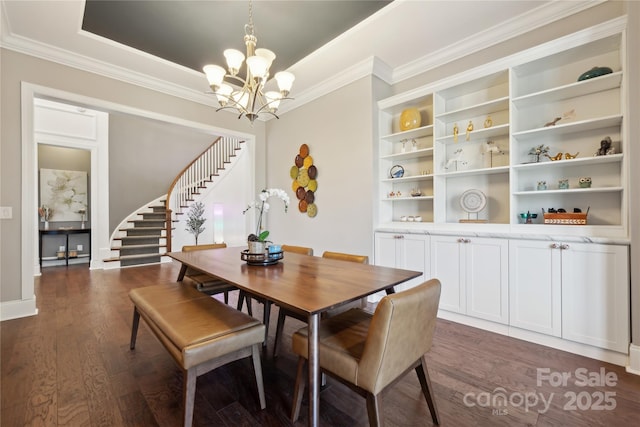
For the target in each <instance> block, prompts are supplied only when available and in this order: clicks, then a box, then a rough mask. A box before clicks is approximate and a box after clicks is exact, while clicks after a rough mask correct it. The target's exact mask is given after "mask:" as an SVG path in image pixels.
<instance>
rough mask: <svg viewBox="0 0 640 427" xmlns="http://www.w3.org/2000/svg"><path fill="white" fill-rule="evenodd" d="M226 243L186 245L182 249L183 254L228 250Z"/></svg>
mask: <svg viewBox="0 0 640 427" xmlns="http://www.w3.org/2000/svg"><path fill="white" fill-rule="evenodd" d="M226 247H227V244H226V243H210V244H207V245H185V246H183V247H182V252H191V251H203V250H205V249H220V248H226Z"/></svg>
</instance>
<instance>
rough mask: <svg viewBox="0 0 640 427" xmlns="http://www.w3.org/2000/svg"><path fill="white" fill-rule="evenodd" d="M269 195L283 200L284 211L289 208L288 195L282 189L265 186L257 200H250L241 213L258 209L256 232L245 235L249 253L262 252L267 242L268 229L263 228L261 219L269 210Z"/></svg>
mask: <svg viewBox="0 0 640 427" xmlns="http://www.w3.org/2000/svg"><path fill="white" fill-rule="evenodd" d="M270 197H278V198H279V199H281V200H282V201H283V202H284V211H285V212H287V210H288V209H289V201H290V199H289V195H288V194H287V193H286V192H285V191H284V190H282V189H279V188H267V189H265V190H262V191H261V192H260V194H259V196H258V200H256V201H255V202H251V203H250V204H249V205H248V206H247V208H246V209H245V210H244V211H242V213H243V214H246V213H247V212H248V211H249V210H251V209H253V208H255V209H257V210H258V221H257V225H256V232H255V233H251V234H249V236H248V237H247V243H248V246H249V253H252V254H258V253H264V252H265V249H266V246H267V243H268V242H269V241H268V240H267V237H269V230H265V229H263V226H262V221H263V217H264V214H265V213H267V212H268V211H269V208H270V205H269V202H268V199H269V198H270Z"/></svg>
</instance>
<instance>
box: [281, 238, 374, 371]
mask: <svg viewBox="0 0 640 427" xmlns="http://www.w3.org/2000/svg"><path fill="white" fill-rule="evenodd" d="M283 250H284V246H283ZM312 254H313V251H312V252H311V254H310V255H312ZM322 257H323V258H331V259H337V260H341V261H351V262H358V263H360V264H368V263H369V257H368V256H366V255H355V254H347V253H342V252H331V251H324V252H323V253H322ZM357 304H358V305H359V306H363V307H364V302H363V301H362V302H358V303H357ZM352 306H353V304H346V305H345V306H342V307H338V308H336V309H333V310H331V311H330V312H327V313H323V315H324V316H327V315H333V314H335V313H337V312H341V311H346V310H348V309H349V308H351V307H352ZM287 317H293V318H294V319H298V320H300V321H302V322H305V323H306V322H307V317H306V316H304V315H302V314H298V313H296V312H294V311H290V310H287V309H284V308H282V307H280V310H279V312H278V324H277V326H276V339H275V342H274V344H273V357H274V358H275V357H278V344H279V343H280V337H281V336H282V331H283V330H284V322H285V320H286V318H287Z"/></svg>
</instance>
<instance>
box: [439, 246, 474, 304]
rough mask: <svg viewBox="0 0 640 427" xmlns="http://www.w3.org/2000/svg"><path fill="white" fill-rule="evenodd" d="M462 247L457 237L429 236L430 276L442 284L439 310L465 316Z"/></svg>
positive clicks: (464, 278) (464, 272)
mask: <svg viewBox="0 0 640 427" xmlns="http://www.w3.org/2000/svg"><path fill="white" fill-rule="evenodd" d="M463 246H464V244H462V243H460V242H459V241H458V238H457V237H450V236H431V275H432V276H433V277H435V278H436V279H438V280H440V282H441V283H442V288H441V291H440V308H441V309H443V310H447V311H454V312H457V313H462V314H465V313H466V311H467V307H466V302H467V300H466V294H465V288H464V286H463V284H464V282H465V280H466V277H465V274H466V271H465V269H463V268H462V264H461V260H462V248H463Z"/></svg>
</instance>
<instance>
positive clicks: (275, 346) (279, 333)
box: [273, 308, 287, 359]
mask: <svg viewBox="0 0 640 427" xmlns="http://www.w3.org/2000/svg"><path fill="white" fill-rule="evenodd" d="M286 317H287V316H286V315H285V314H284V310H283V309H282V308H280V310H278V325H277V326H276V339H275V341H274V343H273V358H274V359H275V358H276V357H278V344H279V343H280V339H281V338H282V333H283V331H284V321H285V318H286Z"/></svg>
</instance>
